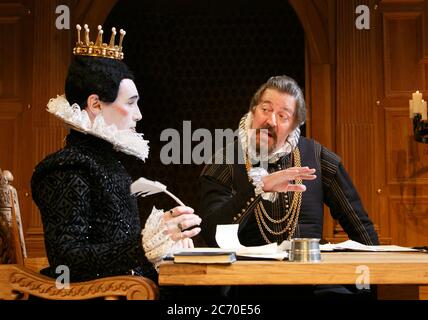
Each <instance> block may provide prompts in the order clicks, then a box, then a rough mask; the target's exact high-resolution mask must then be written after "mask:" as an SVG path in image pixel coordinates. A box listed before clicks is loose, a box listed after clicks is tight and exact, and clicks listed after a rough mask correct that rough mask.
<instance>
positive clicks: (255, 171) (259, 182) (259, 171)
mask: <svg viewBox="0 0 428 320" xmlns="http://www.w3.org/2000/svg"><path fill="white" fill-rule="evenodd" d="M268 174H269V172H267V170H266V169H265V168H262V167H255V168H251V169H250V171H249V172H248V175H249V176H250V178H251V180H252V182H253V185H254V186H255V187H256V189H255V190H254V191H255V193H256V196H258V195H261V196H262V198H263V199H264V200H269V201H270V202H274V201H275V200H276V198H277V196H278V194H277V193H276V192H264V191H263V187H264V184H263V177H265V176H267V175H268Z"/></svg>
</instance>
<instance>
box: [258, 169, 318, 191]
mask: <svg viewBox="0 0 428 320" xmlns="http://www.w3.org/2000/svg"><path fill="white" fill-rule="evenodd" d="M314 173H315V169H310V168H309V167H292V168H288V169H285V170H281V171H277V172H274V173H271V174H269V175H267V176H265V177H263V184H264V186H263V191H264V192H288V191H301V192H303V191H306V186H305V185H303V184H291V183H290V181H292V180H296V179H302V180H314V179H316V177H317V176H316V175H314Z"/></svg>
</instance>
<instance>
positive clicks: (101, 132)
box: [47, 95, 149, 161]
mask: <svg viewBox="0 0 428 320" xmlns="http://www.w3.org/2000/svg"><path fill="white" fill-rule="evenodd" d="M47 111H48V112H50V113H52V114H53V115H55V116H56V117H58V118H59V119H61V120H62V121H64V122H65V123H66V124H67V125H68V126H70V127H71V128H72V129H74V130H77V131H80V132H83V133H86V134H90V135H93V136H96V137H98V138H101V139H103V140H105V141H108V142H110V143H111V144H112V145H113V147H114V149H115V150H117V151H120V152H123V153H126V154H129V155H132V156H135V157H137V158H139V159H141V160H143V161H145V160H146V158H147V157H148V155H149V141H148V140H144V139H143V134H142V133H137V132H135V131H132V130H119V129H118V128H117V127H116V125H114V124H112V125H107V124H106V123H105V121H104V118H103V116H102V114H99V115H98V116H96V117H95V119H94V122H93V123H92V122H91V120H90V119H89V115H88V113H87V112H86V111H85V110H81V109H80V107H79V105H78V104H76V103H75V104H73V105H72V106H70V103H69V102H68V101H67V99H66V98H65V96H64V95H61V96H57V97H56V98H52V99H50V100H49V103H48V105H47Z"/></svg>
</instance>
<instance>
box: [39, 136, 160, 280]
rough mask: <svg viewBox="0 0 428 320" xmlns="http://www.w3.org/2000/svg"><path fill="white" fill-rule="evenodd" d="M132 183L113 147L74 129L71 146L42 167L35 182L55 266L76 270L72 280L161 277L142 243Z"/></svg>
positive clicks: (53, 274)
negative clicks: (132, 276) (125, 276)
mask: <svg viewBox="0 0 428 320" xmlns="http://www.w3.org/2000/svg"><path fill="white" fill-rule="evenodd" d="M131 182H132V181H131V178H130V176H129V175H128V173H127V172H126V170H125V168H124V166H123V165H122V164H121V162H120V161H119V160H118V154H117V152H116V151H115V150H114V149H113V146H112V144H110V143H109V142H107V141H104V140H102V139H98V138H96V137H94V136H91V135H86V134H83V133H80V132H77V131H74V130H71V131H70V134H69V135H68V136H67V140H66V146H65V147H64V148H63V149H61V150H59V151H58V152H56V153H54V154H51V155H49V156H48V157H47V158H46V159H44V160H43V161H42V162H40V163H39V164H38V165H37V167H36V169H35V171H34V174H33V177H32V180H31V189H32V195H33V199H34V201H35V203H36V204H37V206H38V207H39V209H40V213H41V217H42V222H43V227H44V235H45V246H46V252H47V257H48V260H49V264H50V267H49V268H47V269H45V270H44V271H43V273H44V274H45V275H48V276H51V277H57V276H58V275H59V274H57V273H56V272H55V270H56V268H57V266H60V265H65V266H67V267H68V268H69V270H70V280H71V281H85V280H90V279H95V278H99V277H106V276H113V275H124V274H138V275H143V276H146V277H149V278H151V279H153V280H155V281H156V279H157V273H156V271H155V270H154V268H153V267H152V264H151V263H150V262H149V261H148V260H147V258H146V257H145V255H144V251H143V248H142V244H141V223H140V218H139V214H138V208H137V200H136V199H135V198H134V197H133V196H131V195H130V184H131Z"/></svg>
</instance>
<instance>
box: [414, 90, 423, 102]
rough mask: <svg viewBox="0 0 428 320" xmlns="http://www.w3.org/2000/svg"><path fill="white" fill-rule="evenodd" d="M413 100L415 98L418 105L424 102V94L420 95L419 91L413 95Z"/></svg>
mask: <svg viewBox="0 0 428 320" xmlns="http://www.w3.org/2000/svg"><path fill="white" fill-rule="evenodd" d="M412 98H413V101H416V103H420V102H422V93H420V92H419V90H418V91H416V92H414V93H412Z"/></svg>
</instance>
